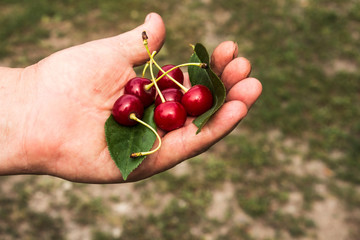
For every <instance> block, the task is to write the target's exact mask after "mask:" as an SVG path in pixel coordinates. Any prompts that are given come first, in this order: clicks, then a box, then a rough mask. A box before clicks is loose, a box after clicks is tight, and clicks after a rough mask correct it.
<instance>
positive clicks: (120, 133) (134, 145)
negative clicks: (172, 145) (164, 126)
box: [105, 105, 156, 180]
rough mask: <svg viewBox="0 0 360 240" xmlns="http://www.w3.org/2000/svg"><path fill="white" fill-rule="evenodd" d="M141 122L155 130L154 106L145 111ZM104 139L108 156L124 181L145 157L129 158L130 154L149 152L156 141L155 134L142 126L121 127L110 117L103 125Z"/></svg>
mask: <svg viewBox="0 0 360 240" xmlns="http://www.w3.org/2000/svg"><path fill="white" fill-rule="evenodd" d="M142 120H143V121H144V122H146V123H148V124H149V125H151V126H152V127H153V128H154V129H156V125H155V122H154V105H152V106H150V107H148V108H147V109H146V110H145V112H144V117H143V119H142ZM105 137H106V141H107V144H108V149H109V152H110V155H111V157H112V159H113V160H114V161H115V163H116V165H117V167H118V168H119V169H120V171H121V174H122V177H123V179H124V180H126V179H127V177H128V176H129V174H130V173H131V172H132V171H133V170H134V169H136V168H137V167H138V166H139V165H140V163H141V162H142V161H143V160H144V159H145V157H146V156H142V157H137V158H130V154H132V153H136V152H146V151H149V150H150V149H151V148H152V146H153V144H154V142H155V140H156V136H155V134H154V133H153V132H152V131H151V130H150V129H149V128H147V127H145V126H143V125H142V124H137V125H135V126H133V127H126V126H122V125H120V124H118V123H117V122H116V121H115V119H114V117H113V116H112V115H111V116H110V117H109V118H108V119H107V121H106V123H105Z"/></svg>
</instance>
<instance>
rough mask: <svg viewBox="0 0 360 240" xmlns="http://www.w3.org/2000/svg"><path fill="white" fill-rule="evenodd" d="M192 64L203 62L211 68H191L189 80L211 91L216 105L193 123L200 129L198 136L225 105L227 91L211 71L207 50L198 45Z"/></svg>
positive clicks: (195, 48) (189, 68)
mask: <svg viewBox="0 0 360 240" xmlns="http://www.w3.org/2000/svg"><path fill="white" fill-rule="evenodd" d="M190 62H202V63H206V64H208V66H209V68H207V69H202V68H199V67H196V66H189V67H188V72H189V78H190V82H191V85H192V86H194V85H197V84H201V85H205V86H206V87H208V88H209V89H210V91H211V92H212V94H213V97H214V104H213V106H212V108H210V109H209V110H208V111H207V112H205V113H203V114H202V115H200V116H198V117H197V118H196V119H195V120H194V121H193V123H194V124H195V125H196V126H197V127H198V130H197V132H196V134H198V133H199V132H200V131H201V129H202V127H204V125H205V124H206V123H207V122H208V121H209V119H210V118H211V116H213V115H214V114H215V113H216V112H217V110H219V108H220V107H221V106H222V105H223V104H224V102H225V98H226V89H225V86H224V84H223V83H222V81H221V80H220V78H219V77H218V76H217V75H216V74H215V73H214V72H213V71H212V70H211V68H210V61H209V54H208V52H207V50H206V48H205V47H204V46H203V45H202V44H200V43H197V44H196V45H195V47H194V53H193V54H192V55H191V57H190Z"/></svg>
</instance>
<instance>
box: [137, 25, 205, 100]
mask: <svg viewBox="0 0 360 240" xmlns="http://www.w3.org/2000/svg"><path fill="white" fill-rule="evenodd" d="M142 39H143V44H144V46H145V48H146V51H147V53H148V55H149V57H150V72H151V69H152V68H151V65H152V64H151V62H152V63H153V64H155V66H156V67H157V68H158V69H159V70H160V71H161V72H162V73H163V74H162V75H161V76H160V77H159V78H158V79H155V77H154V76H153V73H152V76H151V77H152V78H153V81H152V83H150V84H153V85H155V88H156V90H157V91H158V93H159V95H160V98H161V101H162V102H164V101H165V99H164V101H163V97H162V95H161V92H160V91H159V90H158V88H157V84H156V82H157V81H158V80H159V79H161V78H162V77H164V76H165V75H166V76H168V77H169V79H171V80H172V81H173V82H174V83H175V84H176V85H178V86H179V87H180V88H181V89H182V90H183V91H184V92H187V91H188V90H189V89H188V88H186V87H185V86H184V85H182V84H181V83H179V82H178V81H176V80H175V79H174V78H173V77H171V76H170V75H168V73H169V72H170V71H172V70H174V69H175V68H178V67H182V66H189V65H196V66H199V67H201V68H207V67H208V65H207V64H206V63H188V65H187V64H186V63H185V64H181V65H178V66H175V67H174V68H172V69H170V70H168V71H166V72H165V71H164V69H162V68H161V66H159V64H158V63H157V62H156V61H155V59H154V55H155V54H154V52H153V54H150V50H149V46H148V36H147V34H146V31H143V32H142ZM155 53H156V51H155ZM150 84H148V85H146V86H145V89H146V90H149V89H150V88H151V87H152V85H150Z"/></svg>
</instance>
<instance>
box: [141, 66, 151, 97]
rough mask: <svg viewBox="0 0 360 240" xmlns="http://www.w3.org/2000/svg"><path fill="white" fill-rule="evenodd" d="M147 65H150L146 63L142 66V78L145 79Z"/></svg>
mask: <svg viewBox="0 0 360 240" xmlns="http://www.w3.org/2000/svg"><path fill="white" fill-rule="evenodd" d="M149 65H150V62H149V61H148V62H147V63H146V64H145V66H144V69H143V71H142V77H145V73H146V70H147V68H148V67H149ZM149 89H150V88H146V90H149Z"/></svg>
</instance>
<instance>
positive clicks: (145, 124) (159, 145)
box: [129, 113, 161, 158]
mask: <svg viewBox="0 0 360 240" xmlns="http://www.w3.org/2000/svg"><path fill="white" fill-rule="evenodd" d="M129 117H130V119H132V120H134V121H137V122H138V123H141V124H142V125H144V126H145V127H147V128H149V129H150V130H151V131H152V132H153V133H154V134H155V135H156V137H157V139H158V140H159V144H158V146H157V147H156V148H155V149H153V150H151V151H148V152H137V153H132V154H131V155H130V157H131V158H137V157H141V156H147V155H150V154H153V153H154V152H156V151H157V150H159V148H160V147H161V138H160V136H159V134H158V133H157V132H156V131H155V129H154V128H153V127H151V126H150V125H149V124H147V123H146V122H144V121H142V120H140V119H139V118H137V117H136V115H135V113H131V114H130V116H129Z"/></svg>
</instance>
